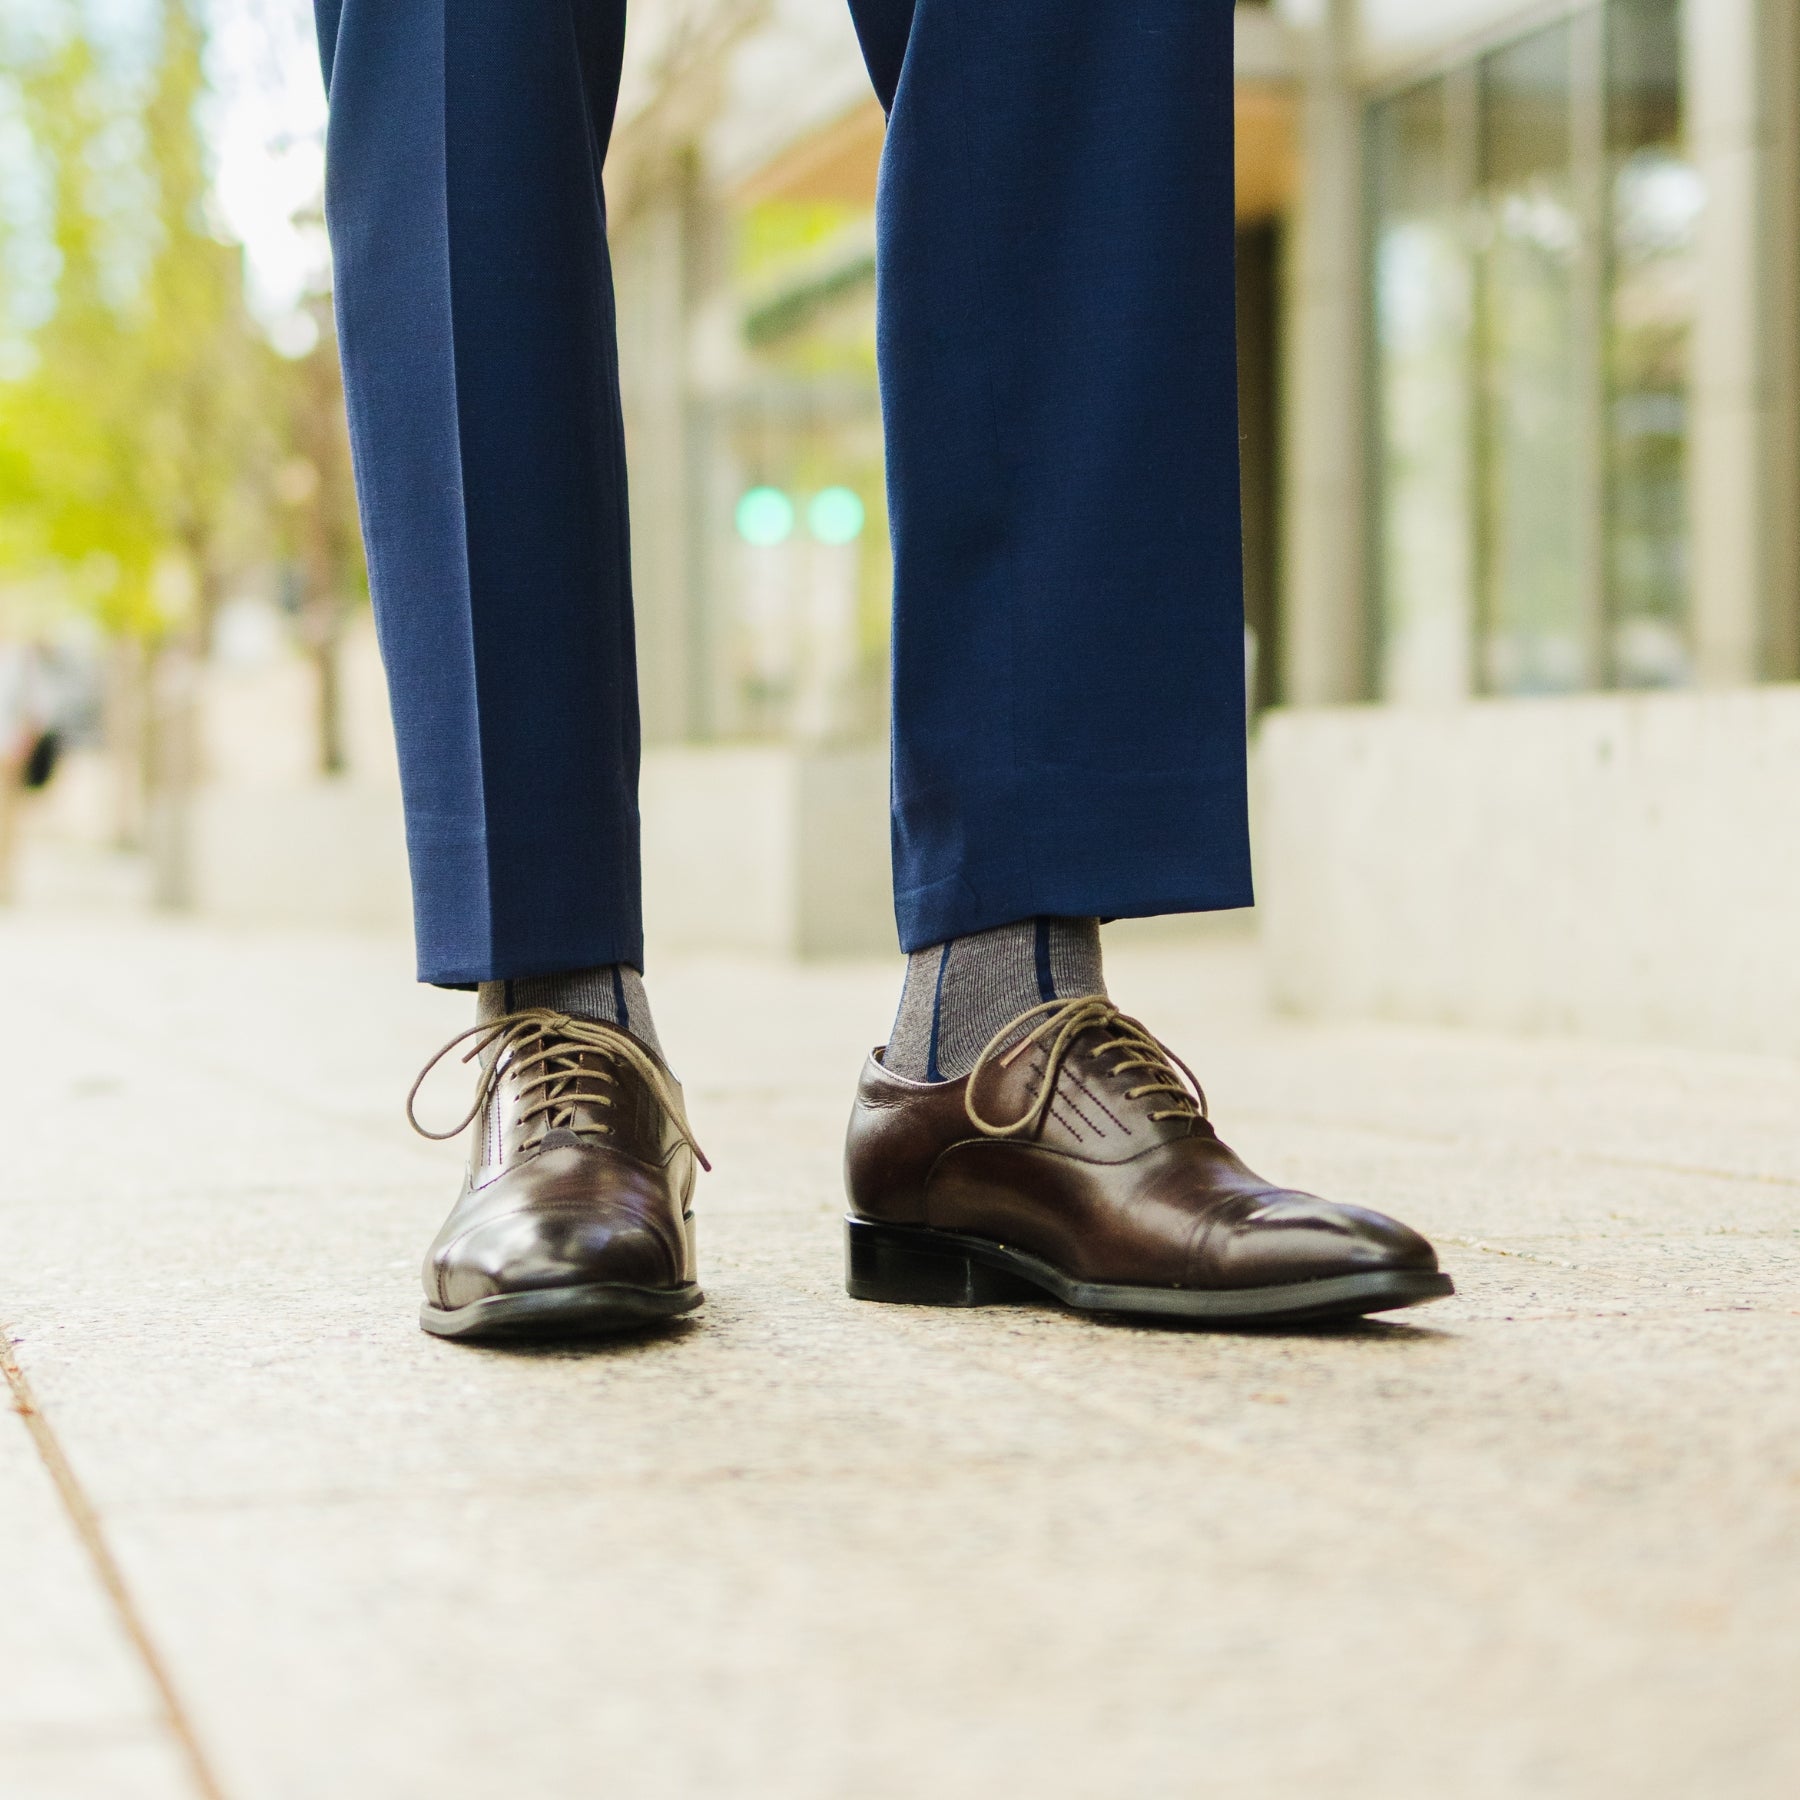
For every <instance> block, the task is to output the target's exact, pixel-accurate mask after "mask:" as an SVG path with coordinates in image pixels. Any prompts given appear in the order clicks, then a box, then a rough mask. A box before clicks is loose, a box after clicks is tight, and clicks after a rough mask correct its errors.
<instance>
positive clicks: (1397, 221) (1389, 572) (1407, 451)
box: [1373, 81, 1474, 701]
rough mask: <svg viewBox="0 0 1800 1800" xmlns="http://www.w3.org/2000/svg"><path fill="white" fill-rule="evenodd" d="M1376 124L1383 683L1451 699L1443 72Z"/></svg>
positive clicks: (1454, 446) (1465, 489)
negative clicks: (1440, 79) (1438, 77)
mask: <svg viewBox="0 0 1800 1800" xmlns="http://www.w3.org/2000/svg"><path fill="white" fill-rule="evenodd" d="M1373 133H1374V142H1373V154H1374V180H1375V207H1376V213H1375V245H1374V262H1375V270H1374V273H1375V333H1376V356H1377V374H1376V381H1377V388H1378V395H1377V419H1378V425H1377V430H1378V435H1379V456H1380V470H1379V484H1380V485H1379V494H1380V544H1379V566H1380V571H1381V646H1382V649H1381V692H1382V694H1383V695H1384V696H1385V697H1386V698H1387V699H1390V700H1402V701H1404V700H1422V701H1429V700H1446V699H1455V698H1458V697H1459V696H1461V695H1463V694H1466V693H1467V692H1468V689H1469V674H1470V636H1471V621H1472V619H1473V615H1474V605H1473V593H1474V568H1473V559H1472V555H1471V550H1472V543H1473V536H1474V532H1473V517H1472V508H1471V503H1470V495H1471V466H1470V465H1471V461H1472V458H1471V448H1472V436H1471V425H1472V418H1471V404H1470V402H1471V396H1470V381H1469V373H1470V361H1469V333H1470V327H1471V312H1472V304H1471V303H1472V285H1471V280H1470V268H1469V256H1468V248H1467V232H1466V226H1465V222H1464V219H1463V216H1462V209H1461V204H1460V202H1461V196H1460V194H1459V193H1458V185H1459V184H1458V182H1457V180H1456V178H1455V168H1454V160H1455V159H1454V156H1453V153H1452V145H1451V134H1450V127H1449V106H1448V94H1447V92H1446V86H1445V83H1443V82H1442V81H1433V82H1428V83H1426V84H1425V85H1424V86H1421V87H1418V88H1415V89H1413V90H1412V91H1411V92H1410V93H1406V94H1402V95H1400V96H1398V97H1397V98H1395V99H1393V100H1390V101H1387V102H1385V103H1384V104H1382V105H1380V106H1378V107H1377V108H1376V109H1375V115H1374V120H1373Z"/></svg>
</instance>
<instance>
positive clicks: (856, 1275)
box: [844, 1219, 1031, 1306]
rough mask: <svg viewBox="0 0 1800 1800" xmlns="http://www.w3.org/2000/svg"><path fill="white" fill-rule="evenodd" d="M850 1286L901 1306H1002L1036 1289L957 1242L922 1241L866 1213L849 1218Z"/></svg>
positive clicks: (854, 1293)
mask: <svg viewBox="0 0 1800 1800" xmlns="http://www.w3.org/2000/svg"><path fill="white" fill-rule="evenodd" d="M844 1286H845V1287H846V1288H847V1289H848V1290H849V1293H850V1297H851V1298H852V1299H853V1300H884V1301H889V1302H891V1303H893V1304H896V1305H900V1306H996V1305H999V1304H1001V1303H1002V1302H1004V1301H1008V1300H1018V1299H1021V1298H1023V1297H1024V1296H1025V1295H1026V1294H1028V1293H1029V1292H1030V1291H1031V1290H1030V1289H1029V1288H1028V1287H1027V1286H1026V1284H1024V1283H1021V1282H1019V1281H1017V1280H1016V1279H1014V1278H1013V1277H1011V1276H1008V1275H1005V1274H1002V1273H1001V1272H1000V1271H999V1270H998V1269H990V1268H989V1267H988V1266H987V1265H986V1264H985V1263H981V1262H977V1261H976V1260H975V1258H974V1257H972V1256H969V1255H967V1254H966V1253H965V1252H963V1251H961V1250H958V1249H957V1248H956V1247H955V1246H954V1245H948V1244H946V1245H941V1246H940V1245H937V1244H922V1243H920V1241H919V1238H918V1236H917V1235H915V1234H914V1233H911V1232H907V1233H906V1234H905V1235H904V1236H903V1235H901V1233H900V1232H899V1231H896V1230H894V1229H893V1228H891V1227H885V1226H881V1225H872V1224H870V1223H868V1222H867V1221H866V1220H863V1219H847V1220H846V1221H845V1223H844Z"/></svg>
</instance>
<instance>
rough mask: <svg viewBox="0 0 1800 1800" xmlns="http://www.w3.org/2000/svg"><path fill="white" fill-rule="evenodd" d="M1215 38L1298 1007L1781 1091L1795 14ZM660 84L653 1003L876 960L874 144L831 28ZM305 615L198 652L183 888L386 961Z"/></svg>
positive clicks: (737, 30) (652, 601) (688, 0)
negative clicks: (682, 982)
mask: <svg viewBox="0 0 1800 1800" xmlns="http://www.w3.org/2000/svg"><path fill="white" fill-rule="evenodd" d="M1236 14H1237V21H1238V33H1237V146H1238V169H1237V191H1238V227H1239V228H1238V246H1237V248H1238V287H1239V300H1240V321H1239V350H1240V367H1241V371H1242V375H1241V400H1242V433H1243V450H1244V472H1245V483H1244V540H1245V553H1246V555H1245V561H1246V575H1247V584H1246V585H1247V591H1246V601H1247V607H1246V611H1247V625H1248V631H1247V638H1246V668H1247V678H1248V680H1249V682H1250V684H1251V688H1252V694H1253V699H1254V701H1255V715H1256V725H1255V733H1256V743H1255V754H1254V763H1253V767H1254V771H1255V775H1254V780H1255V786H1256V809H1255V810H1256V817H1257V832H1258V844H1257V873H1258V893H1259V903H1258V924H1259V929H1260V930H1261V932H1262V934H1263V936H1264V939H1265V942H1266V944H1267V948H1268V963H1269V967H1270V969H1271V971H1272V976H1273V979H1274V981H1275V983H1276V985H1277V987H1278V989H1279V992H1280V995H1281V997H1282V999H1283V1000H1284V1001H1285V1002H1286V1003H1287V1004H1288V1005H1290V1006H1292V1007H1294V1008H1297V1009H1302V1010H1308V1011H1315V1012H1319V1011H1323V1012H1333V1011H1335V1012H1342V1013H1355V1014H1365V1015H1366V1014H1386V1015H1390V1016H1396V1017H1401V1018H1420V1019H1431V1020H1448V1021H1463V1022H1473V1023H1485V1024H1492V1025H1498V1026H1504V1027H1509V1028H1519V1027H1525V1028H1546V1029H1575V1030H1584V1031H1599V1032H1603V1033H1608V1034H1613V1035H1628V1036H1638V1037H1661V1038H1666V1039H1675V1040H1682V1041H1689V1042H1701V1043H1711V1044H1720V1045H1727V1046H1734V1047H1740V1048H1749V1049H1759V1048H1760V1049H1770V1050H1780V1051H1783V1052H1787V1053H1800V959H1796V958H1794V957H1793V956H1792V955H1791V953H1790V952H1789V949H1788V940H1789V937H1790V935H1791V932H1792V921H1793V919H1794V918H1795V917H1796V916H1800V786H1797V784H1796V781H1795V774H1796V771H1800V682H1797V681H1796V677H1797V676H1800V523H1797V521H1800V272H1797V271H1800V7H1796V6H1795V5H1794V4H1793V0H1275V3H1274V4H1263V5H1250V4H1243V5H1239V6H1238V7H1237V8H1236ZM627 65H628V66H627V72H626V79H625V83H624V87H623V90H622V97H621V106H620V116H619V121H618V127H617V131H616V134H615V138H614V143H613V149H612V154H611V157H610V160H609V165H608V170H607V182H608V189H609V204H610V212H611V224H612V234H613V249H614V262H615V271H616V278H617V286H618V311H619V324H620V334H621V348H622V379H623V386H624V397H625V406H626V413H627V428H628V438H629V449H630V458H631V482H632V511H633V555H634V564H635V569H636V580H637V586H638V596H639V606H638V616H639V643H640V653H641V690H642V704H643V714H644V724H645V739H646V757H645V769H644V796H643V799H644V805H643V811H644V825H645V871H646V886H647V889H648V893H647V903H648V913H649V916H650V920H651V922H652V954H653V955H654V954H655V953H656V952H657V950H658V949H661V948H672V947H683V946H707V947H738V948H759V949H775V950H797V951H801V952H807V953H820V952H824V953H830V952H838V951H869V950H876V949H881V948H892V946H893V941H894V940H893V926H892V913H891V906H890V901H889V897H888V874H887V871H888V852H887V842H886V780H887V774H886V641H887V628H888V620H889V579H888V543H887V535H886V523H885V519H886V514H885V505H884V497H883V471H882V454H881V436H880V415H879V402H878V395H877V391H876V379H875V356H874V343H875V284H874V201H875V186H876V179H877V172H878V167H879V161H880V155H881V147H882V141H883V131H884V121H883V119H882V116H881V113H880V110H879V108H878V107H877V105H876V103H875V102H874V100H873V99H872V98H871V97H870V94H869V90H868V86H867V81H866V77H865V75H864V72H863V69H862V66H861V61H860V57H859V55H858V51H857V46H856V42H855V38H854V35H853V32H852V30H851V28H850V24H849V20H848V17H847V13H846V11H845V8H844V6H843V0H636V3H635V4H634V7H633V12H632V20H631V32H630V38H629V42H628V47H627ZM315 460H316V459H315ZM279 610H280V609H279V606H278V605H276V604H275V603H274V602H272V601H271V600H270V598H269V597H268V596H267V595H262V596H260V597H259V596H258V595H256V594H252V593H249V592H248V591H246V593H245V594H244V595H243V596H242V597H241V599H236V598H234V599H232V600H231V601H230V604H228V605H227V606H226V607H225V608H224V610H223V611H222V612H221V614H220V629H219V630H218V632H217V633H216V634H215V640H214V642H213V644H212V648H211V650H210V652H209V662H208V666H207V668H206V670H205V672H204V679H203V681H202V684H201V689H202V691H201V693H200V696H199V711H200V715H201V716H200V718H199V726H200V742H199V745H198V749H197V765H196V766H197V767H199V768H200V770H201V773H202V781H201V783H200V791H199V792H198V794H197V796H196V799H195V803H194V806H193V809H192V812H193V817H192V822H191V834H190V835H191V845H190V848H189V851H188V855H187V861H188V863H189V864H190V865H191V867H190V870H189V875H188V878H187V880H186V890H185V891H186V892H187V893H188V895H189V897H191V899H192V901H193V902H194V903H195V904H197V905H198V906H200V907H201V908H202V909H204V910H208V911H210V912H212V913H214V914H217V915H221V916H237V917H240V918H269V917H289V918H294V919H317V920H339V921H344V922H349V921H357V922H363V923H385V924H392V925H399V924H401V923H403V922H404V919H405V917H406V899H405V884H404V869H403V858H402V854H401V850H400V842H401V840H400V832H399V825H398V794H397V787H396V782H395V775H394V765H393V755H392V746H391V737H390V735H389V733H388V728H387V726H386V723H385V715H384V711H383V702H382V696H381V682H380V673H379V668H378V664H377V660H376V657H375V652H374V647H373V640H372V636H371V634H370V633H369V631H368V628H367V621H366V615H361V616H360V617H358V616H353V615H352V614H350V613H349V612H346V613H345V614H344V619H343V624H344V636H343V641H342V643H341V644H340V645H337V646H336V647H335V648H334V651H333V658H332V668H333V670H334V671H335V674H334V678H333V681H332V682H330V683H324V684H322V683H321V682H320V681H319V680H318V679H317V678H316V671H314V670H312V669H311V668H310V667H309V666H308V665H307V664H306V663H305V662H304V661H302V660H301V659H300V658H299V657H297V655H296V654H295V652H294V649H293V638H294V633H293V631H292V630H291V629H290V628H289V627H287V626H283V625H281V624H280V621H279V619H278V618H277V616H276V615H277V614H278V613H279ZM302 635H304V634H302ZM327 693H329V696H330V697H331V705H330V707H328V708H324V709H323V710H321V708H322V702H323V698H324V697H325V696H326V695H327ZM328 716H329V718H331V719H332V720H334V721H335V724H334V726H333V730H332V731H331V732H328V733H326V734H325V738H324V739H321V738H320V733H319V731H318V730H317V729H316V724H317V721H318V720H319V719H322V718H326V717H328ZM322 741H329V742H330V743H333V744H335V746H336V749H335V751H334V752H333V754H332V755H330V756H326V757H324V758H323V759H321V756H320V752H319V747H318V746H319V744H320V742H322ZM334 759H335V760H334ZM321 760H323V762H324V764H325V765H326V767H327V768H328V769H330V770H332V771H333V772H330V773H322V772H321ZM339 765H341V766H339ZM63 786H64V788H65V790H66V795H65V799H66V801H67V802H68V803H69V804H71V805H72V804H73V802H74V800H75V799H77V798H79V793H78V784H74V783H72V782H70V781H65V782H64V783H63ZM52 798H54V796H53V797H52ZM1170 829H1171V830H1172V831H1175V830H1180V829H1182V822H1181V821H1180V820H1175V819H1172V820H1171V821H1170Z"/></svg>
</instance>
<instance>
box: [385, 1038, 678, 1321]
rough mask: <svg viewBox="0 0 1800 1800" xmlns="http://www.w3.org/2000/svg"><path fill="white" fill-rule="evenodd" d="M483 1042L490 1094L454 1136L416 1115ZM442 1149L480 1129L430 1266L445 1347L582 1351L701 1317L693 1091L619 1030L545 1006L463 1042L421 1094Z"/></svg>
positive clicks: (483, 1088) (431, 1303) (480, 1097)
mask: <svg viewBox="0 0 1800 1800" xmlns="http://www.w3.org/2000/svg"><path fill="white" fill-rule="evenodd" d="M471 1040H473V1046H472V1048H471V1049H470V1050H469V1051H468V1052H466V1054H465V1055H464V1058H463V1060H464V1061H465V1062H467V1061H474V1060H477V1059H479V1060H480V1062H481V1064H482V1077H481V1083H480V1086H479V1087H478V1089H477V1091H476V1095H475V1100H474V1102H473V1104H472V1105H471V1107H470V1109H469V1112H468V1114H467V1115H466V1116H465V1117H464V1118H463V1119H462V1120H460V1121H459V1122H458V1123H457V1125H455V1126H454V1127H453V1128H452V1129H451V1130H449V1131H445V1132H430V1131H425V1129H424V1127H422V1126H421V1125H420V1124H419V1122H418V1118H417V1115H416V1112H415V1110H414V1103H415V1102H416V1100H417V1097H418V1091H419V1087H420V1086H421V1085H422V1084H423V1082H424V1080H425V1077H426V1075H428V1074H429V1073H430V1072H431V1070H432V1069H433V1068H435V1067H436V1066H437V1064H438V1063H439V1062H440V1061H441V1060H442V1059H443V1058H444V1057H445V1056H446V1055H448V1054H449V1053H450V1052H451V1051H452V1050H454V1049H455V1048H457V1047H458V1046H459V1045H461V1044H464V1043H468V1042H470V1041H471ZM407 1116H408V1118H409V1119H411V1121H412V1124H413V1127H414V1129H415V1130H418V1131H420V1132H421V1133H422V1135H424V1136H426V1137H435V1138H447V1137H453V1136H455V1135H456V1134H457V1133H458V1132H460V1131H462V1130H464V1129H465V1128H467V1127H470V1126H472V1127H473V1133H472V1142H471V1148H470V1154H469V1172H468V1177H467V1179H466V1180H465V1182H464V1184H463V1191H462V1193H461V1195H460V1196H459V1197H458V1199H457V1202H456V1205H455V1206H454V1207H453V1208H452V1209H451V1212H450V1216H449V1218H448V1219H446V1220H445V1221H444V1226H443V1229H442V1230H441V1231H440V1232H439V1233H438V1235H437V1237H436V1239H435V1240H434V1241H433V1243H432V1246H431V1248H430V1250H429V1251H428V1252H427V1253H426V1257H425V1268H424V1282H425V1304H424V1306H423V1307H422V1308H421V1309H420V1313H419V1323H420V1324H421V1325H422V1326H423V1327H424V1329H425V1330H426V1331H429V1332H431V1333H433V1334H434V1335H435V1336H438V1337H451V1338H467V1339H477V1338H489V1339H493V1338H538V1339H542V1338H569V1337H591V1336H596V1335H601V1334H604V1333H608V1332H615V1331H625V1330H631V1329H633V1328H636V1327H640V1326H645V1325H653V1324H657V1323H660V1322H662V1321H664V1320H667V1319H672V1318H677V1317H679V1316H680V1315H681V1314H683V1313H689V1312H692V1311H693V1310H694V1309H695V1308H696V1307H697V1306H699V1305H700V1303H701V1300H702V1298H703V1296H702V1294H701V1291H700V1287H699V1284H698V1281H697V1278H696V1264H695V1252H694V1217H693V1213H692V1211H691V1209H690V1201H691V1199H692V1195H693V1189H694V1182H695V1176H696V1165H697V1164H698V1165H699V1166H702V1167H704V1166H706V1159H705V1157H704V1156H703V1155H702V1154H701V1152H700V1147H699V1145H698V1144H697V1143H696V1142H695V1141H694V1137H693V1133H692V1132H691V1131H690V1130H689V1128H688V1123H687V1114H686V1110H685V1108H684V1106H683V1102H682V1097H681V1088H680V1084H679V1083H678V1082H677V1081H676V1080H675V1078H674V1077H673V1076H672V1075H671V1074H670V1073H669V1071H668V1070H667V1068H665V1067H664V1065H663V1064H662V1062H661V1060H660V1059H659V1058H658V1057H656V1056H655V1055H654V1053H653V1052H651V1051H650V1050H649V1049H647V1048H646V1047H645V1046H644V1045H642V1044H640V1043H639V1042H638V1041H637V1040H636V1039H635V1038H633V1037H631V1036H629V1035H628V1034H627V1033H625V1032H623V1031H621V1030H619V1029H618V1028H617V1027H616V1026H613V1025H608V1024H604V1023H602V1022H600V1021H597V1020H589V1019H576V1018H571V1017H570V1016H569V1015H567V1014H564V1013H558V1012H553V1011H550V1010H548V1009H545V1008H531V1009H529V1010H526V1011H522V1012H516V1013H509V1014H507V1015H506V1016H505V1017H504V1018H500V1019H496V1020H493V1021H491V1022H490V1023H487V1024H483V1025H479V1026H476V1027H473V1028H472V1029H471V1030H469V1031H466V1032H464V1033H463V1034H462V1035H461V1036H460V1037H457V1038H455V1039H452V1041H451V1042H450V1043H449V1044H446V1045H445V1046H444V1048H443V1049H442V1050H440V1051H439V1052H438V1054H437V1055H436V1056H434V1057H433V1058H432V1059H431V1061H430V1062H429V1063H428V1064H427V1065H426V1067H425V1070H424V1071H423V1072H422V1073H421V1075H420V1077H419V1081H418V1082H416V1083H415V1084H414V1087H413V1093H412V1096H411V1097H410V1098H409V1100H408V1102H407Z"/></svg>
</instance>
